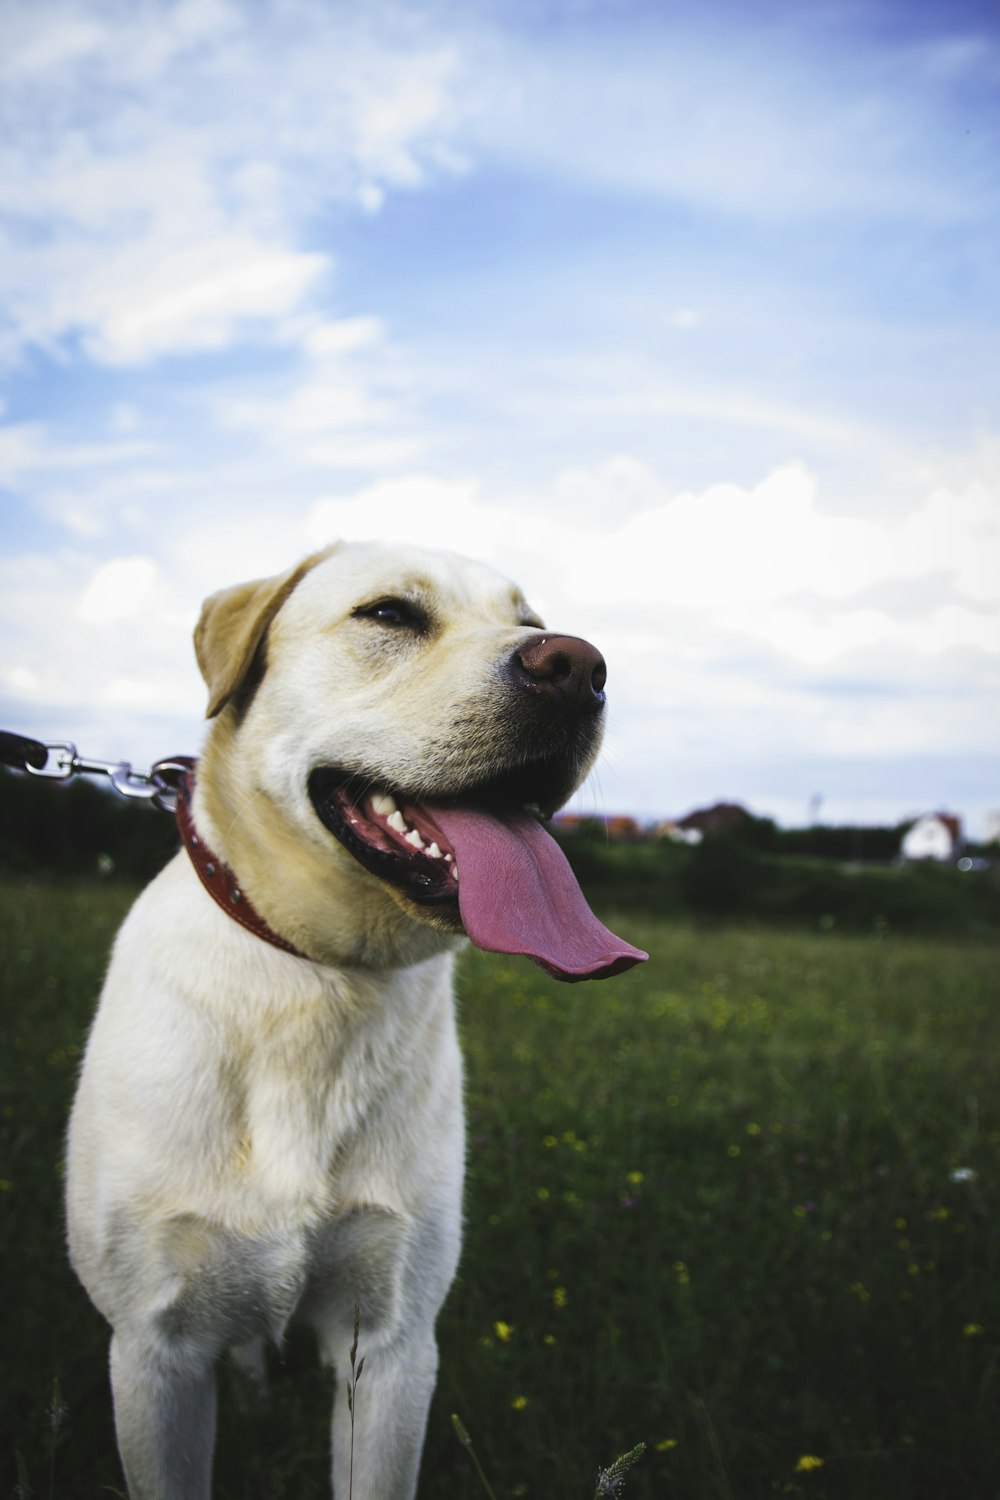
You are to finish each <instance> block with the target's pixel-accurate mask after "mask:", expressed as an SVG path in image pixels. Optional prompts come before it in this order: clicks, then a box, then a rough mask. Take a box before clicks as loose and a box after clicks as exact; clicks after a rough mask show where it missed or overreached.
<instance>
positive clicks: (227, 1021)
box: [67, 544, 645, 1500]
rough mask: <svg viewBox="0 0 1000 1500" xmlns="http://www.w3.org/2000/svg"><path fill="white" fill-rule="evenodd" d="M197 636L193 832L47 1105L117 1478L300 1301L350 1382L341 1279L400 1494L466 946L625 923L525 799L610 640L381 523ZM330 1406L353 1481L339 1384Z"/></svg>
mask: <svg viewBox="0 0 1000 1500" xmlns="http://www.w3.org/2000/svg"><path fill="white" fill-rule="evenodd" d="M195 644H196V650H197V655H198V661H199V664H200V666H201V668H202V672H203V674H204V676H205V679H206V681H207V684H208V689H209V699H210V701H209V708H208V714H209V717H210V718H212V720H213V723H212V726H211V728H210V730H209V734H208V737H207V741H206V745H205V749H204V754H203V756H202V759H201V761H200V763H199V765H198V769H197V777H196V781H195V783H194V790H193V795H192V796H191V797H190V804H189V805H188V806H186V808H185V814H184V816H185V819H186V823H185V822H182V828H184V830H185V841H186V843H187V846H188V852H185V851H183V850H182V851H181V852H180V853H179V854H178V855H177V856H176V858H175V859H174V860H173V861H172V862H171V863H170V864H169V865H168V866H167V868H166V869H165V870H164V871H163V872H162V873H161V874H160V875H159V876H158V877H157V879H156V880H155V881H154V882H153V883H152V884H151V885H150V886H149V888H148V889H147V890H146V891H145V892H144V893H143V895H142V896H140V898H139V900H138V901H137V902H136V904H135V906H134V908H133V910H132V912H131V913H130V915H129V917H128V919H127V920H126V922H125V924H124V926H123V927H122V930H121V932H120V933H119V936H118V939H117V942H116V944H115V948H114V953H113V957H112V960H111V965H110V968H109V972H108V976H107V981H106V983H105V986H104V991H103V994H102V996H101V1002H100V1007H99V1010H98V1014H97V1018H96V1021H95V1024H94V1027H93V1031H92V1034H91V1037H90V1041H89V1044H88V1047H87V1052H86V1058H85V1062H84V1066H83V1070H82V1075H81V1078H80V1084H79V1090H78V1093H77V1097H76V1103H75V1106H74V1109H73V1116H72V1121H71V1125H70V1134H69V1171H68V1191H67V1200H68V1218H69V1239H70V1250H71V1255H72V1259H73V1263H74V1266H75V1268H76V1270H77V1272H78V1274H79V1276H80V1278H81V1280H82V1281H83V1283H84V1285H85V1286H86V1288H87V1290H88V1292H89V1293H90V1295H91V1297H92V1298H93V1300H94V1302H95V1303H96V1305H97V1307H98V1308H99V1309H100V1310H101V1312H102V1313H103V1314H104V1316H105V1317H106V1318H107V1319H108V1321H109V1322H110V1323H111V1325H112V1328H113V1338H112V1345H111V1372H112V1384H113V1390H114V1402H115V1419H116V1426H117V1432H118V1442H119V1448H120V1451H121V1456H122V1461H123V1464H124V1468H125V1473H126V1477H127V1481H128V1487H129V1493H130V1495H131V1496H132V1497H133V1500H207V1497H208V1496H209V1494H210V1488H211V1461H212V1447H213V1441H214V1429H215V1388H214V1375H213V1366H214V1363H215V1361H216V1359H217V1357H218V1356H219V1355H220V1354H221V1353H222V1352H223V1351H224V1350H231V1351H233V1352H234V1354H235V1355H236V1357H237V1359H238V1360H239V1361H240V1362H241V1363H242V1364H243V1366H244V1367H245V1368H246V1369H247V1371H248V1372H249V1373H250V1374H251V1375H254V1374H257V1375H259V1376H260V1377H261V1378H263V1345H264V1343H265V1341H266V1340H269V1339H271V1340H280V1339H281V1337H282V1333H283V1330H284V1329H285V1327H286V1326H287V1324H288V1323H289V1321H290V1320H291V1319H292V1318H293V1317H295V1318H302V1319H305V1320H306V1321H307V1322H309V1323H311V1324H312V1326H313V1327H314V1328H315V1329H316V1331H317V1334H318V1338H319V1344H320V1348H321V1350H322V1353H323V1355H324V1357H325V1358H326V1359H328V1360H329V1361H331V1362H332V1363H333V1364H334V1365H335V1367H336V1369H337V1371H338V1374H339V1376H340V1378H339V1380H338V1382H337V1387H336V1388H337V1390H338V1391H343V1388H344V1379H345V1378H346V1374H347V1359H348V1353H349V1349H350V1345H351V1339H352V1324H353V1317H354V1308H355V1306H356V1305H357V1306H358V1307H359V1308H360V1315H361V1326H362V1344H363V1353H364V1354H365V1356H366V1364H365V1370H364V1380H363V1385H362V1391H363V1398H364V1399H363V1400H361V1399H359V1401H358V1403H357V1412H356V1429H355V1432H354V1442H353V1453H354V1457H353V1481H352V1484H353V1497H354V1500H406V1497H408V1496H412V1495H413V1494H414V1492H415V1490H416V1484H417V1471H418V1466H419V1461H420V1451H421V1447H422V1444H423V1436H424V1428H425V1424H426V1418H427V1408H428V1403H429V1401H430V1397H431V1392H432V1390H433V1386H434V1380H435V1372H436V1368H437V1350H436V1346H435V1341H434V1324H435V1319H436V1317H437V1313H438V1310H439V1308H440V1306H441V1303H442V1301H443V1299H444V1296H445V1294H446V1292H447V1290H448V1287H449V1284H450V1283H451V1280H452V1277H453V1275H454V1272H455V1267H456V1264H457V1260H458V1253H459V1238H460V1221H461V1194H462V1171H463V1151H464V1145H463V1120H462V1079H461V1061H460V1058H459V1050H458V1044H457V1040H456V1033H455V1021H454V1014H453V1002H452V962H453V955H454V953H455V950H456V948H457V947H458V946H459V945H460V943H461V941H462V938H463V935H468V936H469V937H471V938H472V940H473V941H474V942H476V943H478V944H480V945H481V946H482V947H485V948H489V949H492V950H495V951H502V952H511V953H522V954H526V955H528V956H530V957H532V958H534V959H536V960H537V961H538V962H540V963H542V964H543V965H544V966H545V967H546V968H547V969H549V970H550V971H551V972H553V973H555V974H557V975H560V976H561V977H564V978H569V979H578V978H586V977H599V976H601V975H603V974H606V973H613V972H618V971H619V970H621V969H623V968H627V967H628V966H629V965H630V964H633V963H636V962H638V961H639V960H640V959H642V958H644V957H645V955H644V954H642V953H640V952H639V950H637V949H635V948H632V947H631V946H630V945H629V944H628V943H624V942H622V941H620V940H619V939H617V938H615V937H614V936H613V935H612V934H611V933H609V932H608V931H607V929H606V928H604V927H603V926H601V924H600V923H599V922H598V921H597V920H596V918H595V917H594V916H593V915H592V913H590V911H589V909H588V908H587V906H586V904H585V903H584V901H583V898H582V895H581V893H580V891H579V888H578V887H577V886H576V883H575V881H574V880H573V879H572V876H571V875H570V874H569V871H568V866H566V863H565V861H564V859H563V857H562V855H561V854H560V852H559V850H558V848H557V846H556V845H555V843H554V842H553V840H552V839H551V838H550V837H549V835H548V834H547V833H546V832H545V830H544V829H543V828H542V826H541V824H540V822H539V821H538V818H537V816H536V813H537V812H538V811H541V813H543V814H545V813H549V812H551V811H552V810H554V809H555V808H556V807H558V806H559V805H560V804H561V803H562V802H563V801H564V800H565V799H566V798H567V797H568V796H569V794H570V793H571V792H572V791H573V790H574V788H575V787H576V786H577V785H578V783H579V782H580V780H581V778H582V777H583V776H584V775H585V774H586V772H587V770H588V768H589V767H590V765H591V764H592V762H593V759H594V756H595V754H596V752H597V748H598V744H599V741H600V738H601V731H602V721H603V717H604V692H603V688H604V676H605V669H604V663H603V660H602V659H601V657H600V655H599V654H598V652H597V651H596V650H595V649H594V648H593V647H592V646H590V645H588V644H587V643H586V642H585V641H581V640H579V639H577V638H575V637H569V636H559V635H553V634H551V633H549V632H547V631H546V630H545V629H544V628H543V626H542V624H541V621H540V620H539V619H538V618H537V616H536V615H535V614H534V613H533V612H532V611H531V610H530V609H529V608H528V606H527V605H526V603H525V601H524V599H523V598H522V596H521V594H520V592H519V591H518V589H517V588H515V587H513V586H512V585H511V584H510V583H507V582H506V581H504V580H503V579H502V578H500V577H498V576H497V575H496V574H495V573H493V572H492V571H491V570H489V569H488V568H485V567H483V566H481V565H479V564H475V563H471V562H468V561H465V560H464V559H461V558H458V557H454V556H451V555H448V554H440V553H431V552H422V551H418V550H415V549H414V550H409V549H402V548H396V547H383V546H377V545H374V544H372V545H369V544H362V545H341V546H336V547H332V548H330V549H328V550H327V551H325V552H322V553H319V554H317V555H316V556H313V557H310V558H308V559H307V560H306V561H305V562H304V563H302V564H301V565H300V566H299V567H297V568H295V569H293V570H291V571H290V572H288V573H286V574H283V575H282V576H280V577H278V578H273V579H268V580H264V581H262V582H258V583H252V584H245V585H241V586H239V587H237V588H232V589H228V590H225V591H224V592H222V593H220V594H216V595H214V596H213V597H212V598H210V599H209V600H208V601H207V603H206V604H205V607H204V610H203V612H202V615H201V619H200V621H199V623H198V627H197V630H196V634H195ZM526 806H527V807H528V808H529V810H527V811H526V810H525V808H526ZM213 895H214V896H215V898H216V899H215V900H212V899H211V896H213ZM234 917H235V918H236V920H233V918H234ZM333 1427H334V1434H333V1451H334V1459H333V1483H334V1493H335V1494H336V1495H337V1496H338V1497H340V1500H346V1497H347V1494H348V1483H349V1481H348V1464H349V1455H350V1452H351V1446H352V1445H351V1433H350V1414H349V1412H348V1407H347V1403H346V1400H338V1401H337V1402H336V1403H335V1414H334V1423H333Z"/></svg>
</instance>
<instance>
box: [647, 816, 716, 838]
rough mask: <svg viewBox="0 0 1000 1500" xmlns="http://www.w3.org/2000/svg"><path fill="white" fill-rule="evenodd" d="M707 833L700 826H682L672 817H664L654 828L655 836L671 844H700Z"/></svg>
mask: <svg viewBox="0 0 1000 1500" xmlns="http://www.w3.org/2000/svg"><path fill="white" fill-rule="evenodd" d="M704 837H705V835H704V834H703V833H702V831H701V829H700V828H682V827H681V825H680V824H679V823H675V822H674V821H673V820H672V819H671V818H664V819H663V821H662V822H661V823H657V824H656V826H655V828H654V829H653V838H654V839H662V840H663V841H664V842H665V843H670V844H700V843H701V841H702V839H703V838H704Z"/></svg>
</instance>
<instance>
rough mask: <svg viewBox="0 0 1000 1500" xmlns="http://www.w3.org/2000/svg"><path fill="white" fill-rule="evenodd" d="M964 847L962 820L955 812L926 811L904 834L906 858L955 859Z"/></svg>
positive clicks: (903, 851) (901, 851)
mask: <svg viewBox="0 0 1000 1500" xmlns="http://www.w3.org/2000/svg"><path fill="white" fill-rule="evenodd" d="M961 847H962V821H961V819H960V818H957V817H956V816H955V814H954V813H943V812H936V813H924V814H923V816H922V817H919V818H918V819H917V821H916V822H915V823H914V824H913V827H912V828H909V829H908V830H907V832H906V833H905V834H904V835H903V841H902V844H901V845H900V849H899V852H900V854H902V856H903V858H904V859H940V860H949V859H955V858H957V856H958V852H959V850H960V849H961Z"/></svg>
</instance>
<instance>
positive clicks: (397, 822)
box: [386, 807, 407, 833]
mask: <svg viewBox="0 0 1000 1500" xmlns="http://www.w3.org/2000/svg"><path fill="white" fill-rule="evenodd" d="M386 822H387V823H388V825H389V827H390V828H391V829H392V831H393V833H406V831H407V830H406V824H405V823H404V821H403V814H402V813H401V812H400V811H399V808H398V807H397V809H396V811H395V812H394V813H391V814H390V815H389V817H388V818H386Z"/></svg>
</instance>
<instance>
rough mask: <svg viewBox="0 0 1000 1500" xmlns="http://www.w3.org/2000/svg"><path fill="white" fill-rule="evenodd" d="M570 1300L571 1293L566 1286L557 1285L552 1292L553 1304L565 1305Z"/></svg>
mask: <svg viewBox="0 0 1000 1500" xmlns="http://www.w3.org/2000/svg"><path fill="white" fill-rule="evenodd" d="M568 1301H569V1293H568V1292H567V1290H566V1288H565V1287H564V1286H557V1287H556V1289H555V1291H554V1292H553V1293H552V1305H553V1306H554V1307H565V1306H566V1304H567V1302H568Z"/></svg>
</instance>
